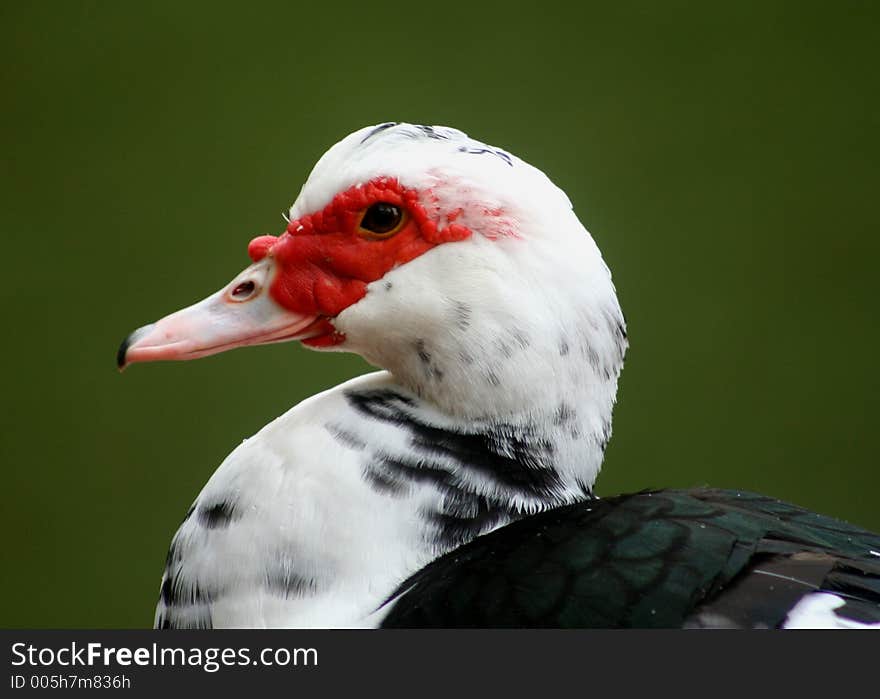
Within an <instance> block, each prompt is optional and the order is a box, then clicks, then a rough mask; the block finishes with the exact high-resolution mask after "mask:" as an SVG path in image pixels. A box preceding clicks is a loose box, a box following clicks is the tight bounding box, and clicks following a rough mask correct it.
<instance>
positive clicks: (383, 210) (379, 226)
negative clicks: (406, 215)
mask: <svg viewBox="0 0 880 699" xmlns="http://www.w3.org/2000/svg"><path fill="white" fill-rule="evenodd" d="M402 215H403V212H401V210H400V209H399V208H398V207H396V206H394V204H388V203H386V202H379V203H377V204H373V205H372V206H371V207H370V208H369V209H367V211H366V213H364V218H363V220H362V221H361V228H363V229H365V230H368V231H370V232H371V233H388V231H391V230H394V227H395V226H396V225H397V224H398V223H400V217H401V216H402Z"/></svg>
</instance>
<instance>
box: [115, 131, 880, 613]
mask: <svg viewBox="0 0 880 699" xmlns="http://www.w3.org/2000/svg"><path fill="white" fill-rule="evenodd" d="M250 254H251V257H252V259H253V260H254V263H253V264H252V265H251V266H250V267H248V268H247V269H245V270H244V271H243V272H242V273H241V274H239V275H238V276H237V277H236V278H235V279H234V280H233V281H232V282H231V283H230V284H228V285H227V286H226V287H224V288H223V289H221V290H220V291H218V292H217V293H216V294H214V295H212V296H210V297H208V298H207V299H205V300H204V301H202V302H200V303H198V304H196V305H194V306H192V307H190V308H188V309H184V310H183V311H179V312H177V313H175V314H172V315H171V316H168V317H167V318H164V319H162V320H161V321H159V322H158V323H156V324H154V325H151V326H147V327H145V328H142V329H140V330H138V331H136V332H135V333H133V334H132V336H130V337H129V338H128V339H127V340H126V342H125V343H123V347H122V348H121V349H120V355H119V362H120V366H124V365H126V364H129V363H132V362H136V361H149V360H153V359H177V358H184V359H185V358H195V357H199V356H204V355H206V354H211V353H214V352H217V351H221V350H223V349H229V348H231V347H236V346H242V345H248V344H259V343H262V342H277V341H281V340H300V341H302V342H303V343H304V344H308V345H310V346H313V347H315V348H318V349H335V350H345V351H353V352H357V353H359V354H361V355H362V356H363V357H365V358H366V359H367V360H368V361H370V362H371V363H373V364H375V365H377V366H379V367H382V368H383V369H384V371H380V372H377V373H374V374H370V375H367V376H364V377H360V378H357V379H353V380H351V381H349V382H346V383H344V384H342V385H340V386H337V387H335V388H332V389H330V390H328V391H325V392H324V393H321V394H319V395H317V396H314V397H313V398H310V399H308V400H306V401H304V402H303V403H301V404H299V405H297V406H295V407H294V408H292V409H291V410H290V411H288V412H287V413H285V414H284V415H282V416H281V417H279V418H277V419H276V420H275V421H273V422H271V423H270V424H268V425H267V426H266V427H264V428H263V429H262V430H261V431H260V432H259V433H258V434H257V435H255V436H254V437H252V438H251V439H249V440H246V441H245V442H244V443H243V444H242V445H241V446H239V447H238V448H237V449H235V450H234V451H233V452H232V454H230V455H229V457H228V458H227V459H226V460H225V461H224V462H223V464H222V465H221V466H220V468H219V469H218V470H217V472H216V473H215V474H214V475H213V476H212V478H211V479H210V480H209V482H208V483H207V485H206V486H205V488H204V489H203V490H202V492H201V493H200V494H199V496H198V498H197V499H196V501H195V503H194V504H193V506H192V508H191V509H190V512H189V513H188V514H187V516H186V518H185V520H184V522H183V523H182V524H181V526H180V529H179V530H178V532H177V534H176V535H175V536H174V539H173V541H172V545H171V550H170V551H169V554H168V560H167V564H166V569H165V573H164V576H163V580H162V588H161V596H160V601H159V605H158V608H157V613H156V625H157V626H159V627H196V628H207V627H230V626H248V627H262V626H273V627H276V626H297V627H328V626H376V625H379V624H381V623H382V622H383V620H386V621H387V623H389V624H398V625H401V624H402V625H422V624H425V625H436V624H438V623H439V624H440V625H485V626H495V625H551V626H552V625H600V626H626V625H639V626H650V625H685V626H687V625H691V626H693V625H697V626H717V625H735V626H736V625H786V624H788V625H798V624H805V623H808V624H809V625H817V624H819V623H820V620H824V621H833V622H835V623H836V622H837V621H838V620H839V619H843V618H845V617H844V616H842V615H841V613H840V608H841V607H844V606H847V605H848V606H849V607H850V608H852V609H855V608H856V607H857V608H858V613H857V615H858V616H860V621H861V622H862V623H870V622H871V619H872V613H873V612H872V610H874V609H875V608H877V607H878V606H880V590H878V589H877V586H878V580H880V572H878V568H877V566H878V564H880V553H878V552H880V540H878V538H877V537H876V536H873V535H871V534H869V533H867V532H862V531H861V530H856V529H854V528H848V527H847V525H843V524H839V523H834V524H833V525H827V523H828V522H833V520H826V519H821V522H822V523H823V524H822V526H826V525H827V526H830V527H831V529H832V530H834V535H833V536H829V537H828V538H827V541H826V540H820V539H818V538H817V535H816V531H814V530H817V528H818V529H821V526H820V525H819V524H816V522H819V521H820V520H815V521H813V520H810V519H809V517H810V516H813V515H811V513H805V514H804V515H803V517H801V515H798V516H797V517H795V516H794V515H792V516H791V517H788V515H789V514H790V513H793V512H798V513H800V512H801V511H800V510H796V508H793V507H792V506H785V505H778V504H777V505H770V504H768V502H770V501H768V500H751V499H749V498H745V499H743V495H741V494H736V493H733V494H724V493H714V494H711V493H710V494H708V495H707V494H705V493H702V494H701V493H681V492H678V491H669V492H665V493H664V492H663V491H661V492H659V493H652V494H648V493H646V494H641V495H635V496H627V497H624V498H617V499H610V500H604V499H603V500H598V499H596V498H594V496H593V493H592V487H593V483H594V481H595V479H596V476H597V474H598V472H599V468H600V466H601V463H602V458H603V454H604V450H605V447H606V445H607V443H608V440H609V439H610V437H611V417H612V408H613V405H614V401H615V397H616V392H617V380H618V376H619V374H620V371H621V368H622V365H623V359H624V354H625V351H626V347H627V338H626V329H625V323H624V320H623V315H622V313H621V310H620V306H619V304H618V301H617V297H616V294H615V290H614V286H613V284H612V282H611V275H610V273H609V271H608V269H607V267H606V265H605V264H604V262H603V260H602V257H601V254H600V253H599V250H598V248H597V247H596V245H595V243H594V242H593V239H592V238H591V237H590V235H589V233H588V232H587V231H586V230H585V229H584V227H583V226H582V225H581V223H580V221H579V220H578V219H577V217H576V216H575V214H574V213H573V211H572V209H571V205H570V203H569V201H568V199H567V197H566V196H565V194H564V193H562V192H561V190H559V189H558V188H557V187H555V186H554V185H553V184H552V183H551V182H550V180H548V179H547V177H546V176H545V175H544V174H543V173H541V172H540V171H538V170H537V169H535V168H533V167H531V166H529V165H528V164H526V163H524V162H523V161H521V160H519V159H518V158H516V157H515V156H513V155H511V154H509V153H507V152H506V151H503V150H501V149H498V148H494V147H491V146H487V145H485V144H482V143H480V142H478V141H474V140H473V139H470V138H468V137H467V136H466V135H465V134H463V133H461V132H459V131H456V130H454V129H448V128H445V127H428V126H414V125H409V124H392V123H388V124H382V125H380V126H376V127H368V128H366V129H362V130H360V131H357V132H355V133H353V134H351V135H350V136H348V137H347V138H345V139H343V140H342V141H341V142H340V143H339V144H337V145H336V146H334V147H333V148H331V149H330V151H328V153H327V154H325V155H324V156H323V157H322V158H321V160H320V161H319V162H318V164H317V165H316V166H315V169H314V170H313V172H312V174H311V175H310V177H309V179H308V181H307V182H306V184H305V185H304V186H303V189H302V191H301V193H300V195H299V197H298V198H297V201H296V203H295V204H294V205H293V207H292V208H291V211H290V225H289V226H288V229H287V232H286V233H284V234H283V235H282V236H280V237H278V238H277V239H276V238H271V239H266V238H261V239H257V240H255V241H253V242H252V243H251V248H250ZM713 492H714V491H713ZM713 498H714V500H713ZM661 501H663V502H666V503H668V508H667V509H666V510H663V509H662V508H661V509H660V510H657V509H656V507H655V504H656V503H658V502H661ZM744 502H745V503H748V504H743V503H744ZM707 503H708V504H707ZM701 507H702V508H703V509H704V510H705V512H702V510H701V509H700V508H701ZM774 507H776V508H777V509H778V508H781V509H782V511H784V513H785V514H784V515H781V514H780V513H779V512H776V511H775V510H774ZM560 508H562V509H560ZM786 508H790V509H786ZM701 512H702V514H701ZM774 517H776V518H777V519H779V518H782V519H785V518H786V517H788V519H787V520H786V524H785V526H783V527H781V530H779V531H782V534H781V535H780V534H779V531H777V529H776V528H774V527H773V526H772V523H773V518H774ZM799 517H800V519H799ZM815 517H818V515H815ZM670 518H672V519H670ZM676 518H678V519H676ZM618 520H619V522H620V523H621V526H622V528H615V527H614V526H610V525H609V522H617V521H618ZM673 521H674V524H669V522H673ZM685 521H686V522H687V524H684V522H685ZM722 521H723V522H724V523H725V524H724V526H722V527H721V528H720V529H719V528H718V526H717V525H718V522H722ZM780 521H781V520H780ZM798 522H800V523H801V524H802V525H803V523H804V522H807V523H808V524H810V526H811V527H812V529H811V528H810V527H808V526H806V525H804V528H803V529H802V530H799V529H798V526H799V525H798ZM667 525H668V526H667ZM664 527H665V529H664ZM826 528H827V527H826ZM835 528H837V529H835ZM495 530H497V531H495ZM683 531H684V532H686V533H687V536H685V535H684V534H682V532H683ZM490 532H492V533H490ZM550 532H553V536H552V537H550V538H549V539H548V538H546V537H549V533H550ZM664 532H665V534H664ZM710 532H716V534H717V536H715V538H712V537H709V533H710ZM719 532H721V533H719ZM541 537H545V538H544V539H543V540H542V539H541ZM725 537H726V538H725ZM780 537H781V538H780ZM840 537H844V538H845V537H850V544H851V545H850V546H849V548H847V546H842V545H841V544H840V542H841V541H842V539H840ZM629 540H632V541H631V546H632V547H634V548H633V551H638V555H635V556H634V557H633V558H632V560H633V564H632V565H631V566H630V567H629V568H627V566H625V565H623V564H621V563H620V560H625V559H626V556H625V555H624V556H623V557H622V559H621V557H620V556H619V555H618V556H617V558H615V559H614V560H615V561H616V562H615V563H614V565H613V566H612V565H610V564H609V563H608V562H607V561H608V560H611V559H610V558H609V556H610V557H611V558H613V557H614V555H616V554H615V552H618V553H619V549H620V547H622V546H624V544H625V543H626V542H628V541H629ZM548 541H549V544H548ZM529 542H532V543H531V544H530V543H529ZM536 542H537V543H536ZM768 542H769V543H768ZM532 544H534V545H532ZM538 544H540V545H538ZM628 545H629V544H628ZM652 546H653V548H652ZM713 546H714V547H715V548H713ZM725 546H726V547H727V548H726V550H725ZM639 547H642V548H641V549H639ZM768 547H769V548H768ZM774 547H776V548H774ZM539 549H540V550H539ZM523 551H526V553H525V554H523ZM597 551H604V552H605V553H606V554H607V555H598V554H597V553H596V552H597ZM505 552H507V553H505ZM804 556H806V558H804ZM811 556H812V558H810V557H811ZM814 559H815V560H814ZM808 560H809V561H812V564H810V565H808V562H807V561H808ZM432 561H433V562H434V563H432ZM817 561H821V564H820V563H819V562H817ZM428 564H431V565H428ZM425 566H428V567H427V568H426V567H425ZM713 566H714V569H713ZM761 566H764V567H768V566H769V567H768V568H767V570H768V571H770V572H772V571H777V572H778V571H783V572H779V573H778V574H779V575H781V576H787V577H790V578H791V577H797V576H796V575H794V574H792V575H789V573H792V571H795V569H796V571H801V572H802V573H803V574H804V575H805V576H806V577H805V581H804V582H803V585H801V587H799V588H797V589H798V590H800V592H799V593H798V592H792V593H791V594H787V595H781V596H779V595H776V596H774V595H771V594H769V592H768V591H767V590H764V591H761V586H760V585H752V584H751V583H749V580H750V576H751V577H754V576H763V577H767V576H769V575H770V572H766V571H765V572H760V571H761V570H763V569H762V568H761ZM702 568H706V569H707V570H705V571H703V574H702V577H700V576H697V577H693V578H687V576H686V575H684V574H683V571H687V570H690V569H700V570H702ZM655 569H656V570H655ZM652 570H653V571H654V573H656V575H655V576H654V577H653V578H652V577H650V575H651V571H652ZM420 571H421V572H420ZM554 571H555V572H554ZM657 571H661V572H662V573H663V574H662V575H661V574H660V573H657ZM756 571H759V572H756ZM804 571H806V572H804ZM641 575H645V576H649V577H648V578H646V579H644V580H641V584H640V581H639V580H637V579H636V580H631V581H629V583H631V584H629V587H628V588H627V589H628V590H629V593H628V595H626V596H625V601H624V602H625V603H624V604H623V605H622V606H621V605H620V604H618V606H617V607H615V606H614V603H615V600H617V601H619V599H620V595H619V589H617V588H619V587H620V585H621V584H622V583H621V581H623V580H626V579H627V576H629V577H633V578H639V576H641ZM591 576H592V580H593V582H592V583H589V584H588V583H587V582H584V580H586V579H587V578H589V577H591ZM603 576H604V577H603ZM845 576H850V577H852V576H855V578H858V580H860V581H861V583H860V584H849V585H846V586H844V587H845V593H846V595H849V598H846V599H847V601H846V602H840V604H838V602H839V601H840V599H845V598H844V597H843V596H842V595H843V594H844V591H843V590H842V589H837V588H835V587H834V585H837V584H838V583H840V581H841V580H843V579H844V577H845ZM855 578H853V579H854V580H855ZM578 580H580V581H581V582H580V583H577V581H578ZM675 580H678V581H679V582H677V583H674V582H671V581H675ZM404 581H406V582H404ZM572 581H575V582H572ZM829 581H831V582H829ZM453 583H454V584H453ZM578 584H580V585H582V586H584V587H583V589H582V590H581V592H580V593H578V592H577V585H578ZM493 585H494V586H495V587H494V588H493ZM591 585H592V586H591ZM475 586H476V587H475ZM573 586H574V587H573ZM829 588H830V589H829ZM493 589H496V590H498V591H499V594H501V592H502V591H503V592H504V595H506V596H504V597H503V599H506V600H509V602H508V603H505V604H500V603H499V604H492V603H491V599H490V598H491V597H492V594H493V592H492V590H493ZM554 590H555V593H554V592H553V591H554ZM560 590H561V591H562V592H560ZM823 590H827V591H828V592H833V593H834V594H835V595H836V596H835V597H834V598H830V597H827V596H821V595H819V596H817V595H818V594H819V593H821V591H823ZM527 593H528V595H533V597H532V598H531V599H532V601H533V602H534V604H532V603H531V602H530V601H529V599H525V602H524V603H521V602H522V599H524V598H523V596H524V595H526V597H528V595H527ZM554 594H555V597H554ZM468 595H470V597H468ZM474 595H476V597H475V596H474ZM603 595H605V596H606V601H607V602H608V605H607V606H608V609H614V608H618V609H619V611H618V612H614V613H612V612H610V611H608V612H603V613H597V614H591V613H589V612H588V611H587V609H588V607H589V604H587V602H584V601H583V600H585V599H586V600H592V602H590V604H593V605H594V606H596V608H597V609H601V608H602V607H603V602H602V600H603ZM653 595H656V599H658V600H661V601H662V603H661V602H657V603H656V605H655V606H654V609H655V611H658V610H659V613H656V614H654V615H650V614H648V615H646V614H643V613H641V612H639V613H636V610H637V609H639V608H640V605H641V606H644V605H645V604H648V602H647V601H646V600H647V599H648V598H649V597H650V598H651V599H655V597H653ZM550 597H553V600H554V601H553V605H555V606H556V607H558V608H559V609H563V608H564V609H567V610H568V611H567V612H566V613H565V614H562V613H556V614H555V615H553V614H550V613H549V612H547V610H546V609H545V610H544V611H540V610H538V611H535V610H536V609H538V608H539V607H540V606H541V605H540V600H541V599H543V598H548V599H549V598H550ZM465 598H467V599H469V600H470V601H469V602H467V603H466V604H465V603H464V602H462V600H463V599H465ZM475 599H479V600H484V599H485V600H489V601H488V602H486V603H481V604H476V603H474V600H475ZM517 600H520V601H517ZM579 600H581V601H579ZM597 600H598V603H597ZM579 604H581V605H582V607H581V608H579V607H578V605H579ZM468 605H470V606H468ZM803 605H805V606H803ZM823 605H824V606H823ZM833 605H836V606H835V607H834V609H832V608H831V607H832V606H833ZM872 605H873V606H872ZM551 606H552V605H551ZM765 606H769V607H770V608H772V613H759V612H758V611H757V609H758V608H759V607H762V608H763V607H765ZM578 609H580V611H578ZM468 610H471V611H468ZM493 610H494V611H493ZM835 610H836V611H837V612H838V613H834V612H835ZM652 617H653V618H652ZM849 623H853V624H855V623H857V622H856V620H855V619H851V620H850V622H849Z"/></svg>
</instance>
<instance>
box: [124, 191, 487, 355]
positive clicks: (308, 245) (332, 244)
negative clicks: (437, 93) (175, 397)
mask: <svg viewBox="0 0 880 699" xmlns="http://www.w3.org/2000/svg"><path fill="white" fill-rule="evenodd" d="M436 209H437V207H436V201H435V200H434V197H433V195H432V193H431V192H430V191H424V192H419V191H416V190H413V189H409V188H407V187H404V186H403V185H401V183H400V182H399V181H398V180H396V179H394V178H390V177H379V178H376V179H373V180H371V181H369V182H367V183H365V184H361V185H356V186H353V187H350V188H349V189H347V190H345V191H343V192H341V193H339V194H337V195H336V196H335V197H333V200H332V201H331V202H330V203H329V204H328V205H327V206H325V207H324V208H323V209H322V210H320V211H316V212H314V213H312V214H309V215H307V216H303V217H302V218H299V219H297V220H296V221H291V222H290V225H288V227H287V231H286V232H284V233H282V234H281V235H280V236H277V237H276V236H268V235H267V236H260V237H258V238H255V239H254V240H252V241H251V243H250V245H249V246H248V254H249V255H250V257H251V259H252V260H253V264H252V265H251V266H250V267H248V268H247V269H245V270H244V271H243V272H241V273H240V274H239V275H238V276H237V277H236V278H235V279H233V280H232V282H230V283H229V284H227V285H226V287H224V288H223V289H221V290H220V291H218V292H216V293H215V294H212V295H211V296H209V297H207V298H206V299H203V300H202V301H200V302H198V303H196V304H193V305H192V306H189V307H187V308H184V309H182V310H180V311H177V312H176V313H172V314H171V315H168V316H166V317H164V318H162V319H160V320H158V321H157V322H155V323H152V324H151V325H147V326H144V327H142V328H139V329H138V330H135V331H134V332H133V333H131V335H129V336H128V337H127V338H126V339H125V340H124V341H123V343H122V346H121V347H120V348H119V352H118V354H117V364H118V366H119V367H120V369H121V368H124V367H125V366H127V365H128V364H132V363H134V362H146V361H157V360H166V359H196V358H198V357H205V356H208V355H211V354H216V353H218V352H223V351H225V350H228V349H232V348H234V347H243V346H246V345H257V344H266V343H271V342H284V341H288V340H300V341H301V342H303V343H304V344H307V345H310V346H312V347H328V346H332V345H338V344H340V343H342V342H343V341H344V340H345V337H344V336H343V335H342V334H341V333H339V332H337V330H336V328H335V327H334V326H333V323H332V319H333V318H335V317H336V316H337V315H338V314H339V313H341V312H342V311H344V310H345V309H346V308H348V307H349V306H351V305H352V304H354V303H357V302H358V301H359V300H360V299H362V298H363V297H364V296H365V295H366V293H367V285H368V284H370V283H371V282H374V281H376V280H378V279H381V278H382V277H383V276H384V275H385V274H386V273H388V272H389V271H390V270H392V269H394V268H395V267H398V266H400V265H403V264H406V263H407V262H409V261H410V260H412V259H414V258H416V257H418V256H419V255H422V254H424V253H425V252H427V251H428V250H430V249H431V248H433V247H435V246H437V245H440V244H442V243H449V242H455V241H460V240H464V239H465V238H468V237H469V236H470V235H471V231H470V229H469V228H467V227H465V226H463V225H461V224H459V223H455V220H456V219H457V218H458V213H459V212H453V213H452V214H448V215H446V216H445V218H444V219H443V220H444V221H445V224H444V225H440V224H439V223H438V221H439V220H440V218H441V217H440V216H439V214H438V211H437V210H436ZM429 211H430V213H429Z"/></svg>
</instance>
